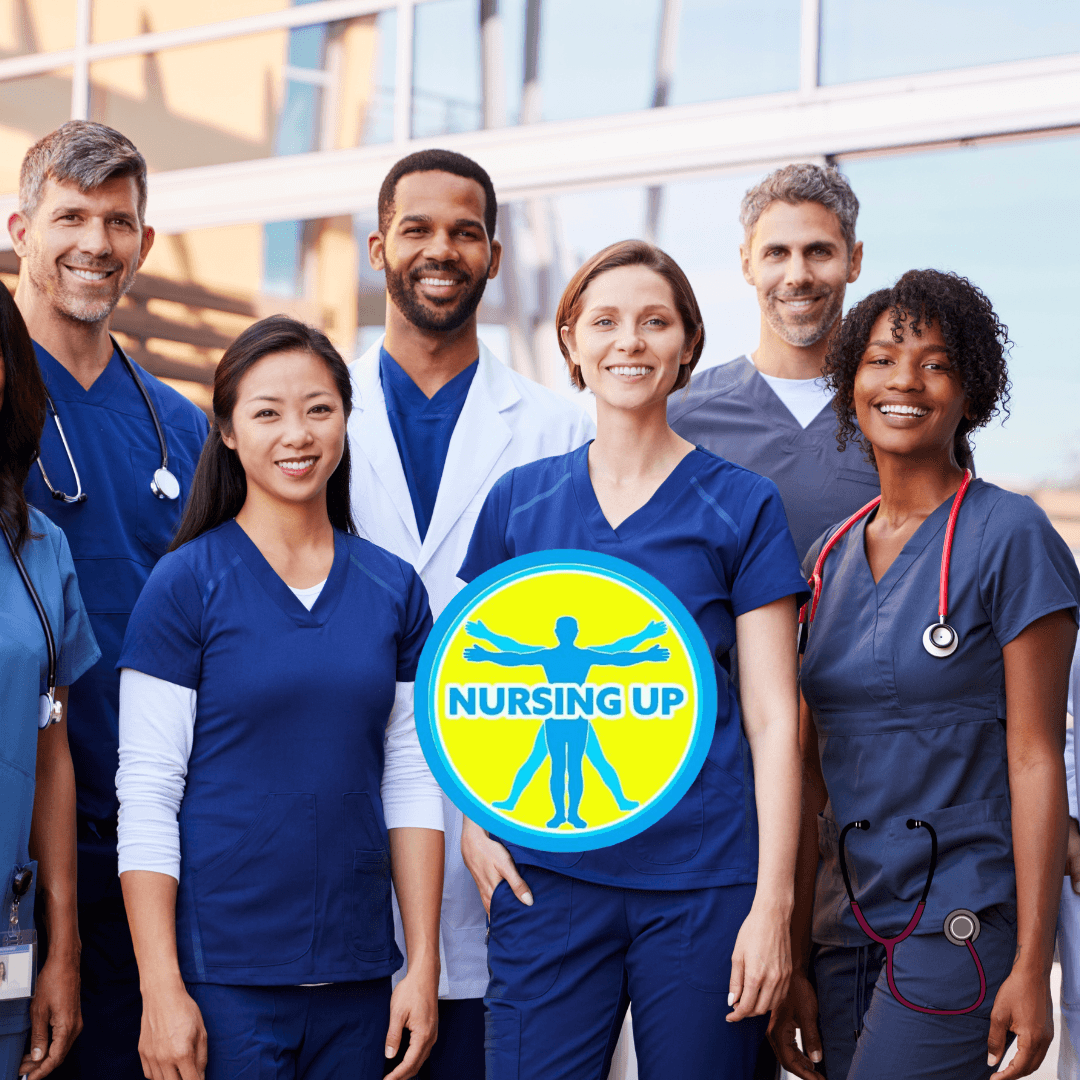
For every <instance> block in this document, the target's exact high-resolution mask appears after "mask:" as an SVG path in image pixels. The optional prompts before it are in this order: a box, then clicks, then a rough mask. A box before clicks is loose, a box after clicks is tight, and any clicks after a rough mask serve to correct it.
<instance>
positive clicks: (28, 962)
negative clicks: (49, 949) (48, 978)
mask: <svg viewBox="0 0 1080 1080" xmlns="http://www.w3.org/2000/svg"><path fill="white" fill-rule="evenodd" d="M35 990H37V931H36V930H12V931H7V932H5V933H2V934H0V1001H14V1000H16V999H18V998H30V997H33V996H34V991H35Z"/></svg>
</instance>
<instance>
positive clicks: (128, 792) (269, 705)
mask: <svg viewBox="0 0 1080 1080" xmlns="http://www.w3.org/2000/svg"><path fill="white" fill-rule="evenodd" d="M351 401H352V399H351V383H350V379H349V374H348V370H347V369H346V367H345V364H344V363H343V361H342V359H341V357H340V356H339V355H338V353H337V352H336V351H335V349H334V347H333V346H332V345H331V344H330V342H329V341H328V340H327V338H326V337H325V336H324V335H323V334H321V333H320V332H319V331H317V330H314V329H312V328H310V327H307V326H304V325H303V324H301V323H298V322H295V321H294V320H292V319H288V318H285V317H284V316H276V317H274V318H271V319H266V320H264V321H262V322H260V323H256V324H255V325H254V326H252V327H250V328H249V329H248V330H246V331H245V332H244V333H243V334H241V335H240V337H239V338H237V339H236V341H235V342H233V344H232V345H231V346H230V347H229V348H228V349H227V350H226V352H225V355H224V356H223V357H222V359H221V362H220V364H219V365H218V368H217V370H216V372H215V376H214V426H213V428H212V429H211V433H210V438H209V440H208V442H207V444H206V447H205V448H204V450H203V454H202V457H201V458H200V461H199V466H198V470H197V472H196V476H195V482H194V486H193V489H192V494H191V500H190V502H189V505H188V507H187V510H186V512H185V515H184V519H183V521H182V522H181V525H180V530H179V533H178V535H177V538H176V541H175V542H174V545H173V550H172V551H171V552H170V553H169V554H168V555H166V556H165V557H164V558H163V559H162V560H161V562H160V563H159V564H158V565H157V567H156V568H155V569H154V572H153V573H152V574H151V576H150V580H149V581H148V582H147V585H146V587H145V589H144V590H143V593H142V595H141V597H140V598H139V602H138V604H137V605H136V607H135V610H134V612H133V613H132V617H131V623H130V626H129V628H128V632H127V637H126V639H125V642H124V648H123V651H122V654H121V657H120V667H121V668H122V676H121V687H120V770H119V772H118V774H117V789H118V793H119V797H120V826H119V843H120V846H119V853H120V872H121V877H120V880H121V884H122V886H123V890H124V900H125V904H126V906H127V910H128V916H129V919H130V922H131V931H132V938H133V940H134V943H135V953H136V956H137V958H138V962H139V973H140V980H141V984H142V993H143V1024H142V1036H141V1038H140V1042H139V1052H140V1054H141V1056H142V1060H143V1066H144V1068H145V1069H146V1073H147V1076H152V1077H154V1078H159V1077H160V1078H169V1080H172V1078H174V1077H176V1076H177V1075H179V1076H180V1077H182V1078H184V1080H189V1078H191V1080H195V1078H196V1077H197V1076H201V1075H202V1070H203V1069H205V1070H206V1076H207V1077H209V1078H210V1080H215V1078H222V1080H225V1078H228V1077H232V1076H234V1075H246V1074H247V1070H246V1069H245V1068H244V1066H248V1067H250V1069H252V1070H254V1071H253V1072H252V1075H259V1076H263V1075H266V1076H276V1077H296V1078H306V1080H323V1078H331V1077H341V1076H345V1075H349V1076H357V1077H361V1078H370V1080H374V1078H376V1077H380V1076H381V1075H382V1062H383V1060H384V1053H385V1056H386V1057H392V1056H393V1055H394V1054H395V1053H396V1052H397V1049H398V1046H399V1044H400V1040H401V1033H402V1027H403V1026H405V1027H407V1028H409V1029H410V1032H411V1043H410V1046H409V1050H408V1052H407V1054H406V1057H405V1059H404V1061H403V1062H402V1064H401V1065H400V1066H398V1068H397V1069H395V1070H394V1072H393V1073H392V1076H393V1077H394V1080H404V1078H405V1077H409V1076H412V1075H414V1074H415V1072H416V1070H417V1068H419V1066H420V1064H421V1063H422V1062H423V1060H424V1059H425V1057H426V1056H427V1054H428V1052H429V1050H430V1048H431V1045H432V1043H433V1042H434V1039H435V1026H436V1015H437V1012H436V995H437V987H438V969H439V962H438V944H437V941H438V938H437V932H438V918H439V901H440V894H441V891H442V865H443V855H442V845H443V837H442V831H441V830H442V809H441V807H442V803H441V794H440V792H439V788H438V787H437V786H436V785H435V782H434V780H433V779H432V778H431V776H430V773H429V772H428V770H427V767H426V765H425V764H424V761H423V757H422V755H421V754H420V751H419V746H418V744H417V742H416V732H415V728H414V725H413V716H412V693H413V688H412V683H413V680H414V678H415V672H416V664H417V660H418V658H419V654H420V649H421V647H422V646H423V643H424V640H425V639H426V637H427V634H428V631H429V629H430V627H431V615H430V613H429V610H428V603H427V596H426V593H425V592H424V587H423V585H422V584H421V582H420V579H419V577H418V576H417V575H416V574H415V573H414V572H413V570H412V568H411V567H410V566H409V565H408V564H407V563H404V562H402V561H401V560H400V559H398V558H396V557H394V556H392V555H390V554H389V553H387V552H385V551H383V550H382V549H381V548H378V547H375V546H374V545H373V544H370V543H368V542H367V541H365V540H361V539H360V538H359V537H358V536H356V534H355V529H354V528H353V524H352V520H351V518H350V514H349V490H348V483H349V459H348V449H347V444H346V439H345V425H346V420H347V419H348V415H349V411H350V408H351ZM380 788H381V794H380ZM178 816H179V821H178V820H177V817H178ZM388 829H389V833H388V832H387V830H388ZM391 874H392V875H393V881H394V885H395V887H396V890H397V896H398V899H399V902H400V907H401V915H402V921H403V925H404V928H405V937H406V942H407V946H408V952H409V970H408V974H407V975H406V976H405V978H404V979H402V981H401V982H400V983H399V984H398V986H397V987H396V989H395V990H394V993H393V997H392V998H391V992H390V975H391V973H392V972H393V971H395V970H396V969H397V968H398V967H400V965H401V955H400V953H399V952H398V951H397V948H396V946H395V945H394V933H393V918H392V913H391V904H390V878H391ZM237 1070H239V1072H238V1071H237Z"/></svg>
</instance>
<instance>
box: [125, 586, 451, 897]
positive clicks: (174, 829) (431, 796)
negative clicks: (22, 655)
mask: <svg viewBox="0 0 1080 1080" xmlns="http://www.w3.org/2000/svg"><path fill="white" fill-rule="evenodd" d="M319 591H321V584H320V585H317V586H314V587H313V588H310V589H293V592H294V593H296V595H297V596H298V597H299V598H300V600H301V601H302V602H303V603H304V606H305V607H307V608H308V609H309V610H310V609H311V606H312V605H313V604H314V603H315V600H316V599H317V597H318V593H319ZM196 705H197V698H196V692H195V691H194V690H190V689H188V688H187V687H186V686H179V685H177V684H176V683H171V682H167V681H166V680H164V679H158V678H155V677H154V676H153V675H147V674H145V673H144V672H141V671H134V670H133V669H131V668H124V669H123V670H122V671H121V673H120V768H119V769H118V770H117V773H116V792H117V796H118V798H119V800H120V818H119V833H118V853H119V857H120V858H119V863H120V865H119V870H120V873H123V872H124V871H125V870H155V871H157V872H158V873H161V874H168V875H170V876H171V877H174V878H176V879H177V880H179V879H180V827H179V824H178V822H177V815H178V814H179V812H180V804H181V802H182V801H183V798H184V789H185V786H186V784H187V768H188V761H189V759H190V757H191V744H192V739H193V737H194V733H195V714H196ZM383 748H384V762H383V775H382V785H381V787H382V803H383V816H384V818H385V821H386V827H387V828H388V829H403V828H418V829H437V830H439V831H442V828H443V798H442V791H441V789H440V788H439V785H438V784H436V783H435V778H434V777H433V776H432V775H431V771H430V770H429V769H428V766H427V762H426V761H425V760H424V755H423V752H422V751H421V749H420V742H419V740H418V739H417V736H416V721H415V717H414V715H413V684H412V683H411V682H410V683H397V687H396V694H395V697H394V707H393V709H392V710H391V712H390V718H389V720H388V722H387V725H386V733H385V735H384V739H383Z"/></svg>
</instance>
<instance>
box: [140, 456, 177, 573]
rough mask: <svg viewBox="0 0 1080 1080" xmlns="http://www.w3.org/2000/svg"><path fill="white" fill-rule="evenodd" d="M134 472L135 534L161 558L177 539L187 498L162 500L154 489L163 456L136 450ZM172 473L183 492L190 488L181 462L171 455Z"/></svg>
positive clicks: (170, 469)
mask: <svg viewBox="0 0 1080 1080" xmlns="http://www.w3.org/2000/svg"><path fill="white" fill-rule="evenodd" d="M130 455H131V471H132V474H133V481H134V486H133V487H132V489H131V490H132V491H133V492H134V499H135V535H136V536H137V537H138V538H139V540H141V541H142V543H143V544H145V545H146V546H147V547H148V548H149V549H150V550H151V551H152V552H153V553H154V555H155V556H157V557H158V558H160V557H161V556H162V555H164V554H165V552H166V551H168V550H169V545H170V544H171V543H172V539H173V536H175V535H176V530H177V528H179V526H180V516H181V514H182V513H183V510H184V501H183V499H159V498H158V497H157V496H156V495H155V494H154V493H153V492H152V491H151V490H150V481H151V480H152V479H153V478H154V473H155V472H156V471H157V470H158V469H160V468H161V455H160V454H159V453H157V452H151V451H149V450H139V449H132V450H131V451H130ZM169 471H170V472H171V473H172V474H173V475H174V476H175V477H176V479H177V480H179V481H180V486H181V490H183V489H184V487H185V486H186V484H185V481H186V479H187V478H186V477H185V476H184V474H183V473H182V472H181V466H180V462H179V461H176V460H174V457H173V455H172V454H170V455H169Z"/></svg>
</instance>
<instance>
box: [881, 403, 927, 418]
mask: <svg viewBox="0 0 1080 1080" xmlns="http://www.w3.org/2000/svg"><path fill="white" fill-rule="evenodd" d="M878 409H879V410H880V411H881V412H883V413H884V414H885V415H886V416H925V415H926V414H927V413H928V412H929V411H930V410H929V409H920V408H919V406H918V405H879V406H878Z"/></svg>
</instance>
